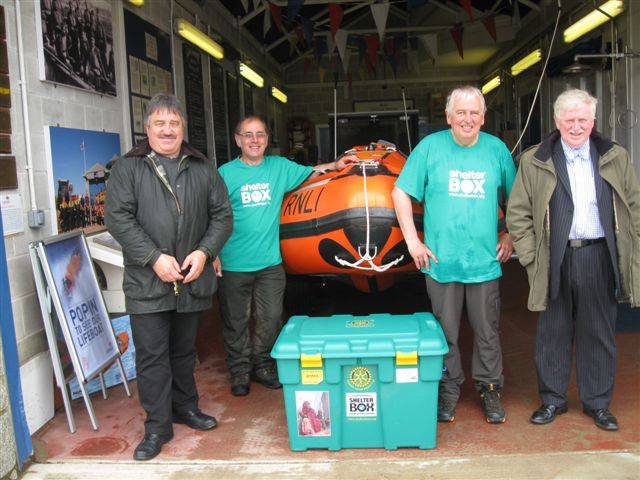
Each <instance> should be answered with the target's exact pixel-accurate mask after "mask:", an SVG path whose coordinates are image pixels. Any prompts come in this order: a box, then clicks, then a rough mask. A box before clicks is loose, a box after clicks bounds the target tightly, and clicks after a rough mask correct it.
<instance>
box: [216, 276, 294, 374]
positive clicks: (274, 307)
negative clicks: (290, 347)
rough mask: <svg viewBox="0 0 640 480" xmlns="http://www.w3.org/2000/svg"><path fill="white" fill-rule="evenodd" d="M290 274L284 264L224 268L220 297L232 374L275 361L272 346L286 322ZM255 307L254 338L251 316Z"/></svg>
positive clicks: (229, 365)
mask: <svg viewBox="0 0 640 480" xmlns="http://www.w3.org/2000/svg"><path fill="white" fill-rule="evenodd" d="M285 285H286V276H285V273H284V269H283V268H282V265H274V266H273V267H267V268H264V269H262V270H258V271H256V272H223V276H222V278H221V279H220V288H219V290H218V298H219V299H220V313H221V314H222V321H223V326H222V336H223V339H224V346H225V349H226V350H227V366H228V367H229V373H230V375H231V376H232V377H233V376H236V375H241V374H244V373H249V372H251V369H252V368H254V367H255V368H260V367H265V366H269V365H271V364H273V360H272V359H271V357H270V353H271V348H272V347H273V344H274V343H275V341H276V338H277V337H278V333H279V332H280V328H281V326H282V309H283V307H282V304H283V301H284V289H285ZM252 310H253V317H254V320H255V325H254V329H253V341H252V340H251V338H250V335H249V320H250V318H251V312H252Z"/></svg>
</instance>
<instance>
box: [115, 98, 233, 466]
mask: <svg viewBox="0 0 640 480" xmlns="http://www.w3.org/2000/svg"><path fill="white" fill-rule="evenodd" d="M144 121H145V128H146V131H147V137H148V142H143V143H139V144H138V145H136V146H135V147H134V148H133V149H132V150H131V151H130V152H129V153H127V154H126V155H125V156H124V157H123V158H121V159H120V160H118V161H117V162H116V164H115V166H114V167H113V169H112V170H111V174H110V177H109V183H108V185H107V199H106V209H105V223H106V225H107V228H108V229H109V232H110V233H111V234H112V235H113V237H114V238H115V239H116V240H117V241H118V242H119V243H120V245H122V252H123V256H124V265H125V271H124V281H123V290H124V293H125V299H126V309H127V312H128V313H130V314H131V329H132V332H133V339H134V342H135V346H136V368H137V375H138V396H139V399H140V403H141V404H142V407H143V408H144V410H145V411H146V412H147V419H146V421H145V435H144V438H143V440H142V442H140V444H139V445H138V446H137V448H136V450H135V452H134V458H135V459H136V460H149V459H151V458H153V457H155V456H156V455H157V454H158V453H160V450H161V448H162V445H163V444H164V443H166V442H168V441H169V440H171V438H172V437H173V428H172V423H184V424H186V425H188V426H189V427H191V428H194V429H196V430H209V429H211V428H213V427H215V426H216V425H217V422H216V419H215V418H213V417H211V416H209V415H206V414H204V413H202V412H201V411H200V410H199V409H198V392H197V390H196V385H195V380H194V376H193V370H194V365H195V337H196V332H197V329H198V321H199V319H200V316H201V314H202V311H203V310H206V309H208V308H210V307H211V301H212V296H213V293H214V292H215V289H216V286H217V282H216V276H215V273H214V271H213V267H212V262H211V261H212V260H213V259H214V258H216V256H217V255H218V253H219V251H220V249H221V248H222V246H223V245H224V243H225V242H226V240H227V238H228V237H229V235H230V234H231V228H232V213H231V208H230V206H229V199H228V196H227V190H226V187H225V185H224V183H223V182H222V180H221V179H220V177H219V175H218V172H217V170H216V168H215V166H214V165H213V164H212V163H211V162H210V161H209V160H208V159H207V158H206V157H205V156H204V155H203V154H202V153H200V152H199V151H197V150H196V149H194V148H193V147H191V146H190V145H189V144H187V143H186V142H184V141H183V138H184V123H185V115H184V112H183V109H182V105H181V104H180V102H179V100H178V99H177V98H176V97H174V96H173V95H166V94H158V95H156V96H154V97H153V98H152V99H151V100H150V102H149V105H148V107H147V111H146V112H145V118H144Z"/></svg>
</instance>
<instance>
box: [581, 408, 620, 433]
mask: <svg viewBox="0 0 640 480" xmlns="http://www.w3.org/2000/svg"><path fill="white" fill-rule="evenodd" d="M582 411H583V412H584V413H586V414H587V415H589V416H590V417H591V418H593V420H594V421H595V424H596V426H597V427H598V428H601V429H603V430H609V431H615V430H618V420H617V419H616V417H614V416H613V413H611V412H610V411H609V409H608V408H594V409H590V408H586V407H584V408H583V409H582Z"/></svg>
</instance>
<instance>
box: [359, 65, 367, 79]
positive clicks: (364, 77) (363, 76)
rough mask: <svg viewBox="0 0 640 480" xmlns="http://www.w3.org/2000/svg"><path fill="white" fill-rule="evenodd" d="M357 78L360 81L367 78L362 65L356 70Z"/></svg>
mask: <svg viewBox="0 0 640 480" xmlns="http://www.w3.org/2000/svg"><path fill="white" fill-rule="evenodd" d="M358 76H359V77H360V80H365V79H366V78H367V70H366V69H365V66H364V64H362V63H361V64H360V68H358Z"/></svg>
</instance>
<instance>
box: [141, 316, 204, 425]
mask: <svg viewBox="0 0 640 480" xmlns="http://www.w3.org/2000/svg"><path fill="white" fill-rule="evenodd" d="M201 315H202V312H192V313H178V312H176V311H171V312H158V313H146V314H137V315H131V331H132V333H133V341H134V345H135V347H136V372H137V376H138V398H139V399H140V404H141V405H142V408H144V410H145V412H147V419H146V420H145V422H144V429H145V433H157V434H160V435H168V434H171V433H173V424H172V417H173V414H172V412H173V411H176V412H186V411H190V410H197V408H198V391H197V390H196V382H195V379H194V377H193V369H194V367H195V359H196V348H195V340H196V333H197V331H198V322H199V320H200V317H201Z"/></svg>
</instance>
